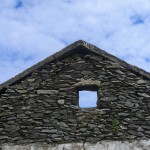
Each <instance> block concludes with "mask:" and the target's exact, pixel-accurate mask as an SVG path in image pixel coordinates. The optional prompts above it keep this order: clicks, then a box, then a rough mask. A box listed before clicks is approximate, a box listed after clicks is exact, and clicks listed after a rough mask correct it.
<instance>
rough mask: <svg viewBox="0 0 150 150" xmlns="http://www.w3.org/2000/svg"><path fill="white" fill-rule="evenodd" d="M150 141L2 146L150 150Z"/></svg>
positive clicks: (11, 148) (6, 148) (5, 149)
mask: <svg viewBox="0 0 150 150" xmlns="http://www.w3.org/2000/svg"><path fill="white" fill-rule="evenodd" d="M149 149H150V140H140V141H132V142H127V141H124V142H121V141H103V142H97V143H95V144H91V143H87V142H86V143H66V144H55V145H52V144H29V145H8V144H5V145H3V146H2V150H149Z"/></svg>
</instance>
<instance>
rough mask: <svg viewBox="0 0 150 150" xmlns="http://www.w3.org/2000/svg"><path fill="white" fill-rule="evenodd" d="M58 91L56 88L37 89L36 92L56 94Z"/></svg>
mask: <svg viewBox="0 0 150 150" xmlns="http://www.w3.org/2000/svg"><path fill="white" fill-rule="evenodd" d="M58 92H59V91H58V90H37V93H38V94H43V95H44V94H50V95H51V94H57V93H58Z"/></svg>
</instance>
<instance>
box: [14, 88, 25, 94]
mask: <svg viewBox="0 0 150 150" xmlns="http://www.w3.org/2000/svg"><path fill="white" fill-rule="evenodd" d="M16 91H17V92H18V93H20V94H25V93H27V90H19V89H16Z"/></svg>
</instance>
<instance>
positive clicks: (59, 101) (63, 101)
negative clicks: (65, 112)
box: [57, 99, 65, 105]
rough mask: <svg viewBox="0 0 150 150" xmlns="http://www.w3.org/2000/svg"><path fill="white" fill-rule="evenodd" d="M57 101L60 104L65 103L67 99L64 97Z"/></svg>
mask: <svg viewBox="0 0 150 150" xmlns="http://www.w3.org/2000/svg"><path fill="white" fill-rule="evenodd" d="M57 103H58V104H60V105H64V103H65V100H64V99H60V100H58V101H57Z"/></svg>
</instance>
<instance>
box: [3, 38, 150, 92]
mask: <svg viewBox="0 0 150 150" xmlns="http://www.w3.org/2000/svg"><path fill="white" fill-rule="evenodd" d="M79 46H83V47H85V48H86V49H88V50H89V51H91V52H93V53H95V54H98V55H101V56H103V57H105V58H107V59H109V60H111V61H113V62H117V63H120V64H121V65H122V66H123V67H126V68H127V69H129V70H131V71H133V72H136V73H138V74H139V75H141V76H142V77H146V78H147V79H149V80H150V73H149V72H147V71H145V70H143V69H141V68H138V67H136V66H133V65H131V64H128V63H127V62H125V61H123V60H121V59H119V58H117V57H115V56H113V55H111V54H109V53H107V52H106V51H104V50H102V49H100V48H98V47H96V46H94V45H92V44H90V43H87V42H85V41H83V40H78V41H76V42H74V43H72V44H70V45H68V46H67V47H65V48H63V49H62V50H60V51H58V52H56V53H54V54H52V55H51V56H49V57H47V58H45V59H44V60H42V61H40V62H38V63H37V64H35V65H33V66H31V67H29V68H27V69H26V70H24V71H23V72H21V73H19V74H18V75H16V76H14V77H13V78H11V79H9V80H7V81H5V82H4V83H2V84H0V90H1V89H3V88H5V87H7V86H10V85H11V84H13V83H15V82H17V81H19V80H21V79H22V78H24V77H26V76H27V75H29V74H31V73H32V72H33V71H34V70H36V69H38V68H39V67H41V66H43V65H44V64H46V63H48V62H51V61H54V60H56V59H58V58H60V57H62V56H63V55H65V54H70V53H72V52H73V51H74V50H75V49H76V48H77V47H79Z"/></svg>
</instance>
